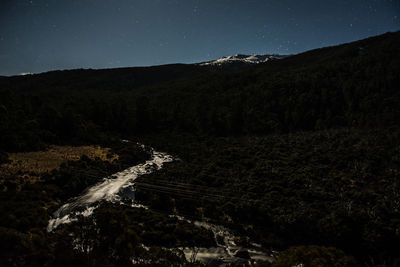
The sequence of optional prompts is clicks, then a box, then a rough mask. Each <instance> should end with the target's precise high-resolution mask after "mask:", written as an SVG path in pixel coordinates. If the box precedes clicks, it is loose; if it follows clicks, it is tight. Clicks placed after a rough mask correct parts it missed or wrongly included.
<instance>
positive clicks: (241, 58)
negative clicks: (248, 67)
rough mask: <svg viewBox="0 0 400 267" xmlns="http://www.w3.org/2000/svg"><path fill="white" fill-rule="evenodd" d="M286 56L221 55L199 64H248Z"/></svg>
mask: <svg viewBox="0 0 400 267" xmlns="http://www.w3.org/2000/svg"><path fill="white" fill-rule="evenodd" d="M284 57H286V56H282V55H240V54H238V55H234V56H228V57H222V58H220V59H217V60H213V61H207V62H203V63H200V65H201V66H207V65H222V64H228V63H235V62H242V63H249V64H258V63H262V62H267V61H269V60H271V59H281V58H284Z"/></svg>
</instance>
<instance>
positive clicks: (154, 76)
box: [0, 32, 400, 150]
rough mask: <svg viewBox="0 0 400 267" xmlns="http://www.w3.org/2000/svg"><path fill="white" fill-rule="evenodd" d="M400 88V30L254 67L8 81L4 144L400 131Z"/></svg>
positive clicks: (2, 116) (1, 94) (0, 109)
mask: <svg viewBox="0 0 400 267" xmlns="http://www.w3.org/2000/svg"><path fill="white" fill-rule="evenodd" d="M399 88H400V32H395V33H387V34H384V35H381V36H377V37H372V38H368V39H365V40H361V41H357V42H352V43H348V44H343V45H339V46H333V47H327V48H321V49H316V50H312V51H308V52H305V53H301V54H298V55H294V56H290V57H286V58H282V59H279V60H270V61H267V62H264V63H259V64H245V66H244V67H240V66H239V67H237V66H235V64H222V65H221V66H220V65H206V66H200V65H197V64H189V65H183V64H175V65H165V66H155V67H147V68H123V69H109V70H71V71H55V72H49V73H43V74H39V75H27V76H15V77H3V78H0V121H1V125H0V126H1V128H0V130H2V131H3V132H2V133H3V134H2V135H1V136H0V137H1V138H0V139H1V140H0V141H1V144H4V145H7V146H9V147H10V148H12V149H16V150H20V149H22V148H23V147H25V146H27V145H29V144H28V143H29V142H34V140H43V141H45V142H53V143H54V142H55V143H57V142H56V141H55V140H69V142H72V141H71V140H74V142H75V141H76V140H80V139H82V138H84V139H85V140H97V139H96V138H104V134H105V133H107V134H108V133H112V134H113V135H116V134H129V135H130V134H137V135H143V134H148V133H163V132H167V133H170V132H171V131H175V132H180V133H182V132H185V133H191V134H193V133H194V134H201V135H219V136H220V135H223V136H226V135H263V134H270V133H283V132H296V131H304V130H307V131H309V130H321V129H332V128H341V127H355V128H377V127H378V128H379V127H399V125H400V105H399V103H400V91H399ZM68 125H70V126H71V125H73V127H72V126H71V127H69V126H68ZM67 126H68V127H67ZM16 132H17V134H16ZM26 135H33V136H30V137H29V138H28V137H26Z"/></svg>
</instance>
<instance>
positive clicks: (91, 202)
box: [47, 149, 173, 232]
mask: <svg viewBox="0 0 400 267" xmlns="http://www.w3.org/2000/svg"><path fill="white" fill-rule="evenodd" d="M151 153H152V156H151V159H150V160H147V161H146V162H145V163H143V164H138V165H135V166H133V167H130V168H128V169H126V170H123V171H121V172H118V173H115V174H113V175H111V176H110V177H107V178H105V179H104V181H103V182H101V183H98V184H96V185H94V186H92V187H90V188H89V189H87V190H86V191H85V192H84V193H83V194H82V195H81V196H79V197H76V198H74V199H72V201H71V202H69V203H67V204H64V205H63V206H62V207H61V208H59V209H58V210H57V211H56V212H55V213H54V214H53V218H52V219H50V221H49V224H48V226H47V231H48V232H51V231H53V230H54V229H56V228H57V227H58V226H59V225H61V224H64V223H70V222H73V221H76V220H77V217H78V216H79V215H83V216H90V215H91V214H92V213H93V211H94V210H95V209H96V208H97V204H98V202H99V201H101V200H105V201H110V202H119V201H120V199H121V195H122V194H126V191H129V192H131V193H132V192H133V185H134V181H135V180H136V178H137V177H139V176H140V175H144V174H148V173H151V172H153V171H154V170H159V169H161V167H162V165H163V164H164V163H165V162H171V161H172V160H173V158H172V156H170V155H168V154H166V153H162V152H157V151H154V150H153V149H152V150H151ZM129 188H132V190H125V189H129ZM82 210H83V211H82Z"/></svg>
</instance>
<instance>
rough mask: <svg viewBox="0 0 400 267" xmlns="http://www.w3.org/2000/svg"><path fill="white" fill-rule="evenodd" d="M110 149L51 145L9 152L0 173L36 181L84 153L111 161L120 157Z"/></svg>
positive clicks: (23, 180) (22, 180)
mask: <svg viewBox="0 0 400 267" xmlns="http://www.w3.org/2000/svg"><path fill="white" fill-rule="evenodd" d="M110 150H111V149H110V148H103V147H100V146H78V147H73V146H51V147H50V148H49V149H48V150H47V151H37V152H20V153H9V154H8V158H9V160H10V162H9V163H5V164H2V165H0V173H1V174H2V177H4V178H6V177H9V178H13V179H16V180H20V182H22V183H25V182H28V181H29V182H35V181H37V180H38V179H39V178H40V175H41V174H43V173H46V172H49V171H52V170H54V169H58V168H59V167H60V166H61V164H62V163H64V162H67V161H70V160H72V161H76V160H79V159H80V158H81V157H82V156H83V155H86V156H87V157H89V158H91V159H95V158H100V159H102V160H107V161H110V162H111V161H113V160H115V159H118V155H116V154H111V151H110Z"/></svg>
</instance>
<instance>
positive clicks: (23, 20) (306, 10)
mask: <svg viewBox="0 0 400 267" xmlns="http://www.w3.org/2000/svg"><path fill="white" fill-rule="evenodd" d="M399 16H400V0H335V1H332V0H324V1H321V0H303V1H293V0H68V1H63V0H0V75H16V74H22V73H39V72H44V71H49V70H57V69H73V68H116V67H127V66H150V65H160V64H168V63H193V62H202V61H207V60H212V59H216V58H220V57H222V56H228V55H234V54H239V53H240V54H295V53H299V52H302V51H306V50H309V49H313V48H318V47H323V46H329V45H335V44H340V43H344V42H350V41H355V40H359V39H362V38H366V37H369V36H374V35H378V34H382V33H385V32H388V31H398V30H400V18H399Z"/></svg>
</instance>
